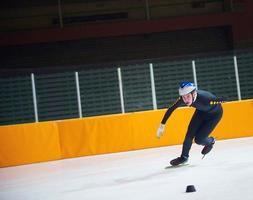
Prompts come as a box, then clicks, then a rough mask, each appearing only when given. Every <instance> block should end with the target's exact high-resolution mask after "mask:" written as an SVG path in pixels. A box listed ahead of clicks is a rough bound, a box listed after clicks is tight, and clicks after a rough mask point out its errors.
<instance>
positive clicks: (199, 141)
mask: <svg viewBox="0 0 253 200" xmlns="http://www.w3.org/2000/svg"><path fill="white" fill-rule="evenodd" d="M194 141H195V143H196V144H199V145H203V144H205V138H198V137H196V138H195V139H194Z"/></svg>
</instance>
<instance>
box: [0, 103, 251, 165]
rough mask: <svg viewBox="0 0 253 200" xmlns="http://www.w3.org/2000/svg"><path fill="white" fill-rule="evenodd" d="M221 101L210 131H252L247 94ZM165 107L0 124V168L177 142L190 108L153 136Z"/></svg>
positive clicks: (222, 135) (224, 134) (226, 134)
mask: <svg viewBox="0 0 253 200" xmlns="http://www.w3.org/2000/svg"><path fill="white" fill-rule="evenodd" d="M222 106H223V108H224V114H223V118H222V120H221V122H220V123H219V124H218V126H217V127H216V128H215V130H214V131H213V133H212V135H213V136H215V137H216V138H217V139H218V140H222V139H229V138H239V137H248V136H253V99H251V100H243V101H233V102H227V103H223V104H222ZM165 111H166V109H160V110H152V111H144V112H133V113H126V114H115V115H104V116H96V117H86V118H82V119H70V120H60V121H49V122H39V123H27V124H18V125H7V126H0V167H7V166H16V165H22V164H29V163H36V162H44V161H50V160H58V159H65V158H73V157H79V156H87V155H97V154H104V153H114V152H122V151H130V150H138V149H144V148H152V147H161V146H168V145H175V144H182V142H183V139H184V136H185V133H186V131H187V126H188V124H189V121H190V119H191V116H192V114H193V112H194V109H193V108H188V107H182V108H178V109H176V110H175V111H174V113H173V114H172V116H171V117H170V118H169V120H168V121H167V124H166V129H165V133H164V135H163V136H162V137H161V138H160V139H157V138H156V130H157V128H158V127H159V124H160V121H161V119H162V117H163V115H164V113H165Z"/></svg>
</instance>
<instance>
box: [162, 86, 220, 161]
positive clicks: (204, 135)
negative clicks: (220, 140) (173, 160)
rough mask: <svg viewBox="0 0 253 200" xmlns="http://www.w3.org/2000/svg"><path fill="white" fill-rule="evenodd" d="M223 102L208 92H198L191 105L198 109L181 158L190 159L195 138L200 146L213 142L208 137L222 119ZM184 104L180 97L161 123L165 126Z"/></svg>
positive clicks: (188, 131) (189, 129)
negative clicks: (173, 113)
mask: <svg viewBox="0 0 253 200" xmlns="http://www.w3.org/2000/svg"><path fill="white" fill-rule="evenodd" d="M222 102H223V99H221V98H218V97H216V96H215V95H213V94H212V93H210V92H208V91H204V90H197V98H196V100H195V101H194V102H193V103H192V105H191V106H192V107H194V108H196V110H195V112H194V114H193V116H192V119H191V122H190V124H189V126H188V130H187V134H186V136H185V139H184V143H183V150H182V154H181V156H184V157H187V158H188V157H189V151H190V149H191V146H192V140H193V138H195V142H196V143H197V144H200V145H210V144H211V143H212V142H213V138H211V137H208V136H209V135H210V133H211V132H212V131H213V129H214V128H215V127H216V125H217V124H218V122H219V121H220V119H221V117H222V114H223V109H222V106H221V103H222ZM182 104H184V101H183V99H182V97H179V98H178V99H177V101H176V102H175V103H174V104H173V105H172V106H170V107H169V108H168V110H167V111H166V113H165V115H164V117H163V119H162V122H161V123H162V124H165V123H166V121H167V120H168V118H169V117H170V115H171V114H172V112H173V111H174V110H175V109H176V108H177V107H179V106H180V105H182Z"/></svg>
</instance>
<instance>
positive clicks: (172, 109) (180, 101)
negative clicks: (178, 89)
mask: <svg viewBox="0 0 253 200" xmlns="http://www.w3.org/2000/svg"><path fill="white" fill-rule="evenodd" d="M182 103H183V100H182V97H179V98H178V99H177V100H176V101H175V102H174V103H173V104H172V105H171V106H170V107H169V108H168V110H167V111H166V113H165V114H164V116H163V119H162V122H161V124H166V122H167V120H168V118H169V117H170V115H171V114H172V112H173V111H174V110H175V109H176V108H177V107H179V106H180V105H181V104H182Z"/></svg>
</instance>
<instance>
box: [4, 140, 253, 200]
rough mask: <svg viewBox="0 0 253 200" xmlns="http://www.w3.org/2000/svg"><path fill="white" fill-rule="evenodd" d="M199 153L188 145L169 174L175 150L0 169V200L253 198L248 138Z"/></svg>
mask: <svg viewBox="0 0 253 200" xmlns="http://www.w3.org/2000/svg"><path fill="white" fill-rule="evenodd" d="M201 149H202V147H201V146H198V145H196V144H193V146H192V150H191V157H190V161H189V163H190V165H188V166H184V167H180V168H170V169H165V167H166V166H168V163H169V161H170V160H171V159H173V158H175V157H177V156H179V155H180V153H181V145H179V146H170V147H162V148H153V149H145V150H138V151H131V152H123V153H114V154H107V155H98V156H89V157H81V158H75V159H65V160H59V161H52V162H45V163H38V164H31V165H23V166H18V167H9V168H0V199H1V200H21V199H22V200H37V199H41V200H47V199H51V200H58V199H64V200H70V199H73V200H79V199H82V200H83V199H84V200H101V199H103V200H105V199H106V200H107V199H108V200H131V199H134V200H135V199H136V200H149V199H150V200H151V199H152V200H163V199H164V200H169V199H174V200H183V199H187V200H189V199H192V200H218V199H220V200H240V199H241V200H252V199H253V137H249V138H241V139H233V140H223V141H217V142H216V144H215V147H214V149H213V151H212V152H211V153H210V154H209V155H207V156H206V157H205V158H204V159H203V160H202V156H201V154H200V151H201ZM187 185H194V186H195V188H196V190H197V191H196V192H194V193H186V192H185V190H186V186H187Z"/></svg>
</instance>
